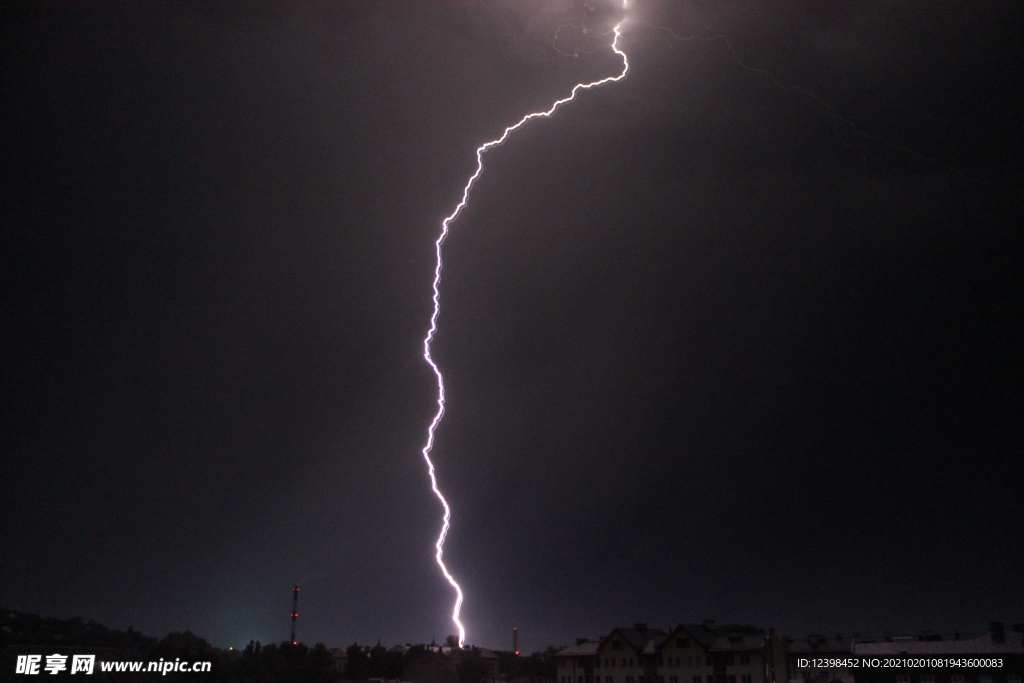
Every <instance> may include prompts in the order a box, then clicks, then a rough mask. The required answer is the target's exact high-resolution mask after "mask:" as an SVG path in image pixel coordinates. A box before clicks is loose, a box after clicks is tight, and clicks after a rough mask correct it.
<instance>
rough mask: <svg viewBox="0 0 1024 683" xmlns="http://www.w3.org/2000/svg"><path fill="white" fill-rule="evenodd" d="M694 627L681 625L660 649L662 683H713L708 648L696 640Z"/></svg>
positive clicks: (659, 668)
mask: <svg viewBox="0 0 1024 683" xmlns="http://www.w3.org/2000/svg"><path fill="white" fill-rule="evenodd" d="M691 629H692V627H689V628H688V627H687V626H684V625H683V624H680V625H679V626H676V627H675V628H674V629H672V632H671V633H669V635H668V638H666V639H665V640H664V641H663V642H662V644H661V647H660V648H659V649H658V671H659V675H660V676H661V677H662V678H664V680H663V681H660V683H709V682H710V681H713V673H714V672H713V669H712V668H711V656H710V653H709V651H708V648H707V646H706V645H705V644H704V643H703V642H702V641H701V640H699V639H697V638H695V637H694V636H693V635H692V634H691V633H690V630H691Z"/></svg>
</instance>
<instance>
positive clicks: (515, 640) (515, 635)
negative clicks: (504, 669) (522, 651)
mask: <svg viewBox="0 0 1024 683" xmlns="http://www.w3.org/2000/svg"><path fill="white" fill-rule="evenodd" d="M512 651H513V652H515V653H516V654H517V655H518V654H519V630H518V629H516V627H515V626H513V627H512Z"/></svg>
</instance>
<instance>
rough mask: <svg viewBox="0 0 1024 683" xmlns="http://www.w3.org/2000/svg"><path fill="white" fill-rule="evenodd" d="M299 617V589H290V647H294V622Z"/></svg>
mask: <svg viewBox="0 0 1024 683" xmlns="http://www.w3.org/2000/svg"><path fill="white" fill-rule="evenodd" d="M298 617H299V587H298V586H296V587H295V588H293V589H292V645H295V643H296V641H295V620H296V619H297V618H298Z"/></svg>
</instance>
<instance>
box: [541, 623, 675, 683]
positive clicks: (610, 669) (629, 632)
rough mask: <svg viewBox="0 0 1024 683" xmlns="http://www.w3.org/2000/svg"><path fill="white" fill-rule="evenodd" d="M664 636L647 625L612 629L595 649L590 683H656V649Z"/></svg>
mask: <svg viewBox="0 0 1024 683" xmlns="http://www.w3.org/2000/svg"><path fill="white" fill-rule="evenodd" d="M667 637H668V634H667V633H665V631H663V630H662V629H660V628H648V626H647V624H634V625H633V628H625V627H620V628H616V629H614V630H612V632H611V633H609V634H608V635H607V636H605V637H604V638H603V639H602V640H601V644H600V645H599V646H598V648H597V652H596V654H595V658H594V683H658V646H660V645H661V644H662V643H663V642H664V640H665V638H667ZM560 683H561V682H560Z"/></svg>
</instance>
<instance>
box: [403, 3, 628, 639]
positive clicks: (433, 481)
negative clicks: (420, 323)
mask: <svg viewBox="0 0 1024 683" xmlns="http://www.w3.org/2000/svg"><path fill="white" fill-rule="evenodd" d="M622 7H623V9H625V8H626V0H623V2H622ZM623 23H625V20H623V21H620V22H619V23H618V24H616V25H615V28H614V29H613V31H612V32H613V33H614V34H615V39H614V40H612V45H611V48H612V51H613V52H615V54H616V55H618V56H619V57H621V58H622V71H621V72H620V73H619V74H618V75H617V76H608V77H606V78H602V79H600V80H597V81H593V82H591V83H578V84H576V85H575V86H573V89H572V92H570V93H569V95H568V96H567V97H564V98H562V99H560V100H556V101H555V103H554V104H552V105H551V107H550V108H549V109H547V110H546V111H538V112H533V113H531V114H527V115H526V116H524V117H523V118H521V119H520V120H519V122H518V123H516V124H514V125H511V126H509V127H508V128H506V129H505V132H504V133H502V135H501V137H499V138H496V139H494V140H491V141H490V142H485V143H484V144H482V145H480V146H479V147H477V148H476V171H474V172H473V175H471V176H470V177H469V180H467V181H466V185H465V186H464V187H463V188H462V199H461V200H460V201H459V204H458V206H456V207H455V210H454V211H452V213H451V215H449V216H448V217H447V218H445V219H444V220H443V221H441V234H440V235H438V238H437V241H435V242H434V251H435V253H436V255H437V262H436V263H437V265H436V266H435V267H434V283H433V290H434V295H433V302H434V311H433V313H432V314H431V316H430V328H429V329H428V330H427V336H426V337H425V338H424V339H423V359H424V360H426V361H427V364H428V365H429V366H430V369H431V370H433V371H434V376H435V377H436V378H437V413H435V414H434V419H433V420H431V421H430V426H429V427H428V428H427V442H426V444H425V445H424V446H423V450H422V453H423V459H424V460H425V461H426V463H427V473H428V474H429V475H430V488H431V489H432V490H433V491H434V495H436V496H437V499H438V500H440V501H441V506H442V507H443V508H444V517H443V522H442V524H441V533H440V534H439V535H438V537H437V542H436V543H435V544H434V548H435V550H436V551H437V552H436V554H435V556H434V557H435V559H436V560H437V565H438V566H439V567H440V568H441V573H442V574H444V578H445V579H447V581H448V583H449V584H451V586H452V588H454V589H455V607H454V609H453V610H452V622H454V624H455V626H456V627H457V628H458V630H459V647H460V648H461V647H462V646H463V645H464V644H465V642H466V629H465V627H464V626H463V625H462V621H461V620H460V619H459V613H460V611H461V610H462V601H463V594H462V588H461V587H460V586H459V584H458V582H457V581H456V580H455V578H454V577H453V576H452V575H451V573H450V572H449V571H448V567H446V566H445V564H444V560H443V557H444V550H443V548H444V540H445V538H446V537H447V536H448V530H449V529H451V518H452V510H451V507H450V506H449V505H448V501H447V500H445V497H444V495H442V493H441V490H440V489H439V488H438V486H437V474H436V472H435V469H434V463H433V461H432V460H431V459H430V453H431V451H432V450H433V448H434V433H435V432H436V431H437V426H438V425H439V424H440V423H441V418H442V417H443V416H444V377H443V376H442V374H441V370H440V368H438V366H437V363H435V362H434V359H433V357H432V356H431V355H430V342H432V341H433V340H434V335H435V334H436V333H437V318H438V316H439V315H440V314H441V292H440V285H441V245H442V244H443V243H444V240H445V238H446V237H447V236H448V232H449V230H450V228H451V223H452V221H454V220H455V219H456V218H458V217H459V214H461V213H462V210H463V209H464V208H466V204H467V203H468V201H469V193H470V190H472V189H473V185H475V184H476V181H477V179H478V178H479V177H480V174H481V173H482V172H483V170H484V159H483V155H484V153H485V152H487V150H489V149H491V148H492V147H497V146H498V145H501V144H503V143H504V142H505V141H506V140H508V138H509V136H510V135H511V134H512V133H513V132H515V131H516V130H518V129H519V128H521V127H523V126H524V125H525V124H526V123H527V122H529V121H531V120H533V119H538V118H550V117H551V115H552V114H554V113H555V110H557V109H558V108H559V107H561V106H562V105H563V104H566V103H567V102H572V101H573V100H575V99H576V94H577V93H578V92H579V91H581V90H590V89H592V88H596V87H598V86H601V85H605V84H606V83H615V82H617V81H621V80H622V79H623V78H625V77H626V73H627V72H628V71H629V59H628V58H627V57H626V53H625V52H623V51H622V50H620V49H619V38H621V37H622V33H621V31H620V30H619V29H620V28H621V27H622V25H623Z"/></svg>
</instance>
